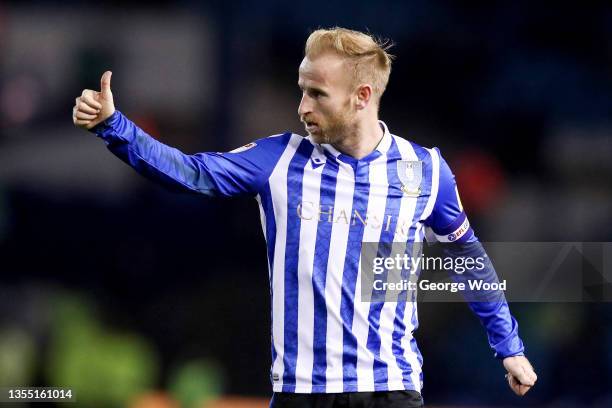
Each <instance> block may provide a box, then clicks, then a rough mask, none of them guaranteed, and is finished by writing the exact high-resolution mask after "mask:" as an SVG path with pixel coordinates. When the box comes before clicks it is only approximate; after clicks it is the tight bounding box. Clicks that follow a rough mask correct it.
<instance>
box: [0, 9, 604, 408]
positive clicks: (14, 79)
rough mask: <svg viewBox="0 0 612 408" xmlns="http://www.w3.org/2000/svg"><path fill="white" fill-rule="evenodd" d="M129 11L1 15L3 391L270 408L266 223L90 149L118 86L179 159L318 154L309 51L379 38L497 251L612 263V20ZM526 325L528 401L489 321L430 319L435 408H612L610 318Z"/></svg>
mask: <svg viewBox="0 0 612 408" xmlns="http://www.w3.org/2000/svg"><path fill="white" fill-rule="evenodd" d="M119 4H120V3H119V2H111V3H110V5H103V4H102V2H96V3H91V4H90V5H84V4H83V3H81V2H70V1H68V2H52V1H36V2H8V3H7V2H3V3H0V277H1V278H0V279H1V280H0V386H13V385H32V386H33V385H38V386H45V385H63V386H72V388H73V389H75V391H76V392H77V396H78V398H79V402H78V403H77V405H79V406H100V407H111V406H130V407H139V408H142V407H171V406H176V405H173V404H178V401H180V402H181V403H182V404H183V406H185V407H187V406H189V407H195V406H198V407H203V406H204V405H205V404H206V401H214V400H215V398H216V397H218V396H228V395H229V396H237V397H242V398H244V397H255V398H260V399H266V398H268V397H269V395H270V385H269V381H268V368H269V361H270V351H269V350H270V346H269V320H270V314H269V290H268V283H267V272H266V259H265V246H264V240H263V236H262V234H261V230H260V226H259V216H258V211H257V206H256V203H255V201H254V200H252V199H234V200H208V199H206V198H203V197H198V196H189V195H178V194H173V193H169V192H166V191H165V190H163V189H162V188H159V187H157V186H155V185H153V184H152V183H150V182H148V181H146V180H144V179H143V178H141V177H140V176H138V175H137V174H135V172H133V171H132V170H131V169H129V168H128V167H127V166H126V165H125V164H123V163H122V162H120V161H119V160H117V159H116V158H115V157H113V156H112V155H111V154H110V153H109V152H107V151H106V149H105V148H104V146H103V143H102V142H101V141H99V140H96V138H95V137H94V136H93V135H88V134H87V133H85V132H83V131H80V130H78V129H76V128H74V127H73V126H72V122H71V109H72V106H73V104H74V98H75V97H76V96H78V95H79V94H80V92H81V90H82V89H83V88H91V89H99V77H100V75H101V74H102V72H103V71H104V70H106V69H111V70H112V71H113V74H114V75H113V82H112V89H113V93H114V96H115V102H116V106H117V108H118V109H120V110H121V111H123V112H124V113H125V114H127V115H128V116H129V117H130V118H132V119H133V120H134V121H135V122H136V123H138V124H139V125H140V126H142V127H143V128H145V129H146V130H148V131H149V132H150V133H151V134H152V135H154V136H155V137H157V138H158V139H159V140H162V141H163V142H165V143H168V144H170V145H173V146H176V147H179V148H181V149H182V150H183V151H185V152H198V151H225V150H229V149H232V148H235V147H237V146H240V145H243V144H245V143H247V142H249V141H251V140H252V139H255V138H259V137H263V136H267V135H270V134H274V133H280V132H282V131H285V130H292V131H295V132H298V133H301V134H303V129H302V128H301V126H300V124H299V122H298V118H297V114H296V111H297V105H298V102H299V98H300V93H299V89H298V88H297V86H296V82H297V67H298V65H299V62H300V60H301V57H302V49H303V42H304V40H305V39H306V37H307V35H308V33H309V32H310V31H311V30H312V29H314V28H317V27H328V26H334V25H341V26H347V27H350V28H356V29H360V30H364V29H369V30H370V31H371V32H372V33H375V34H378V35H381V36H383V37H388V38H391V39H392V40H393V42H394V43H395V46H394V48H393V49H392V52H393V53H394V54H395V55H396V56H397V59H396V61H395V64H394V67H393V72H392V74H391V80H390V84H389V87H388V90H387V92H386V94H385V96H384V97H383V100H382V109H381V118H382V119H383V120H385V121H386V122H387V124H388V125H389V127H390V129H391V130H392V132H394V133H395V134H398V135H400V136H403V137H406V138H409V139H412V140H414V141H416V142H418V143H420V144H422V145H425V146H438V147H440V149H441V151H442V153H443V154H444V155H445V157H446V158H447V159H448V161H449V162H450V163H451V166H452V168H453V169H454V171H455V173H456V175H457V178H458V183H459V187H460V190H461V191H462V199H463V202H464V205H465V207H466V208H467V211H468V215H469V216H470V218H471V220H472V224H473V225H474V226H475V229H476V231H477V235H478V236H479V237H480V239H481V240H483V241H612V188H611V183H610V177H611V176H612V160H611V159H612V122H611V120H610V114H611V113H612V6H611V5H610V3H609V2H605V1H591V2H581V3H578V2H573V3H571V2H570V3H566V2H552V1H546V2H525V1H519V2H485V1H476V2H469V4H467V3H465V4H460V3H458V2H452V1H448V0H444V1H438V2H428V1H424V0H421V1H406V2H400V1H397V2H391V1H379V2H366V1H363V2H360V1H357V2H350V3H335V2H328V1H320V0H315V1H309V2H303V3H299V4H291V3H289V2H281V1H260V2H257V3H250V2H245V1H234V2H227V1H226V2H222V1H215V2H209V3H207V4H205V5H200V4H197V2H190V1H183V2H178V3H172V2H166V3H158V4H157V5H155V6H151V5H147V6H145V5H144V3H143V5H133V6H126V5H119ZM533 273H534V274H537V273H538V271H533ZM512 310H513V312H514V314H515V316H516V317H517V318H518V320H519V323H520V329H521V335H522V337H523V339H524V341H525V342H526V345H527V353H528V357H529V358H530V359H531V361H532V362H533V364H534V366H535V367H536V369H537V372H538V375H539V381H538V384H537V386H536V387H535V389H533V390H532V391H531V392H530V393H529V394H528V396H527V397H526V398H524V399H518V398H516V397H515V396H514V395H513V394H512V393H511V391H510V390H509V389H507V385H506V383H505V380H504V378H503V373H504V372H503V369H502V367H501V365H500V363H499V361H496V360H494V359H493V358H492V353H491V352H490V350H489V348H488V345H487V343H486V337H485V333H484V330H483V329H482V328H481V327H480V325H479V323H478V321H477V320H476V318H475V317H474V316H473V315H472V314H471V313H470V312H469V310H468V308H467V306H465V305H456V304H433V303H428V304H422V305H421V306H420V308H419V312H420V321H421V327H420V329H419V330H418V332H417V339H418V340H419V344H420V347H421V349H422V351H423V354H424V356H425V366H424V372H425V390H424V396H425V399H426V402H427V403H428V404H431V405H453V406H482V405H490V406H549V407H574V406H600V407H609V406H612V307H611V305H609V304H597V303H582V304H578V303H565V304H564V303H555V304H550V303H546V304H536V303H529V304H513V305H512ZM236 401H239V403H242V404H248V400H230V401H229V402H227V401H226V403H225V404H226V405H225V406H238V405H237V404H238V402H236ZM213 403H216V404H217V406H219V404H221V403H220V402H218V401H217V402H213ZM37 406H41V405H37ZM208 406H212V405H210V403H209V405H208Z"/></svg>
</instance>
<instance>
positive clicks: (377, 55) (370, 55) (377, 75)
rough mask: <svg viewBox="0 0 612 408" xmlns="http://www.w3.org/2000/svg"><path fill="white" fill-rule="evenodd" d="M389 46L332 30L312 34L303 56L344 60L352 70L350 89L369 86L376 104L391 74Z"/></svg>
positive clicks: (358, 34)
mask: <svg viewBox="0 0 612 408" xmlns="http://www.w3.org/2000/svg"><path fill="white" fill-rule="evenodd" d="M391 46H392V44H391V43H390V42H388V41H383V40H380V39H377V38H375V37H373V36H371V35H369V34H365V33H362V32H360V31H355V30H349V29H346V28H341V27H334V28H330V29H318V30H316V31H313V32H312V34H310V36H309V37H308V40H306V47H305V51H304V53H305V55H306V57H308V58H309V59H313V58H315V57H317V56H319V55H321V54H323V53H325V52H333V53H335V54H337V55H339V56H341V57H345V58H347V60H348V62H349V63H350V64H352V68H353V73H354V77H353V85H354V86H357V85H359V84H362V83H367V84H370V85H371V86H372V90H373V94H374V96H375V102H376V103H377V104H378V102H379V101H380V97H381V96H382V94H383V92H384V91H385V88H386V87H387V83H388V82H389V74H391V61H392V59H393V55H391V54H389V53H388V52H387V50H388V49H389V48H390V47H391Z"/></svg>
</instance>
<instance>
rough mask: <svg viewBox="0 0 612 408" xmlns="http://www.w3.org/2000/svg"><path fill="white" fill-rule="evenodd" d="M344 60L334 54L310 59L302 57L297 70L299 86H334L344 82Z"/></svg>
mask: <svg viewBox="0 0 612 408" xmlns="http://www.w3.org/2000/svg"><path fill="white" fill-rule="evenodd" d="M345 73H346V64H345V60H344V58H342V57H340V56H338V55H335V54H330V53H328V54H322V55H319V56H317V57H314V58H312V59H310V58H309V57H304V59H303V60H302V63H301V64H300V68H299V70H298V74H299V80H298V84H299V85H300V86H311V85H317V86H334V85H337V84H340V83H344V82H346V81H345V79H346V77H347V75H345Z"/></svg>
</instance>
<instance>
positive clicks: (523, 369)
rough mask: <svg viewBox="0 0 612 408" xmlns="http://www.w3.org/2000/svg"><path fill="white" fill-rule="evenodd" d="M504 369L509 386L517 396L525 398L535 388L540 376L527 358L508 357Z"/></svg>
mask: <svg viewBox="0 0 612 408" xmlns="http://www.w3.org/2000/svg"><path fill="white" fill-rule="evenodd" d="M504 367H505V368H506V371H508V374H506V379H507V380H508V385H509V386H510V388H512V391H514V393H515V394H516V395H519V396H521V397H522V396H523V395H525V394H526V393H527V391H529V390H530V389H531V387H533V386H534V385H535V383H536V381H537V379H538V376H537V375H536V373H535V372H534V371H533V367H532V366H531V364H530V363H529V360H527V358H526V357H525V356H514V357H506V358H505V359H504Z"/></svg>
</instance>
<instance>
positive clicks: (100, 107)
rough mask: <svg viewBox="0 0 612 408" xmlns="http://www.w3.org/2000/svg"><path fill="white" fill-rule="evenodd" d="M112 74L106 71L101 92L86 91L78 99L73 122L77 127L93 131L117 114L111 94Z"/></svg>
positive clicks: (103, 75) (101, 79)
mask: <svg viewBox="0 0 612 408" xmlns="http://www.w3.org/2000/svg"><path fill="white" fill-rule="evenodd" d="M111 75H113V73H112V72H110V71H106V72H105V73H104V74H102V78H100V92H97V91H92V90H91V89H85V90H84V91H83V93H82V94H81V96H79V97H78V98H76V103H75V105H74V108H73V109H72V121H73V122H74V124H75V126H77V127H80V128H83V129H88V130H89V129H91V128H93V127H94V126H96V125H97V124H98V123H100V122H103V121H105V120H106V119H108V118H109V117H110V116H111V115H112V114H113V113H114V112H115V104H114V103H113V93H112V92H111V87H110V83H111Z"/></svg>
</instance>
